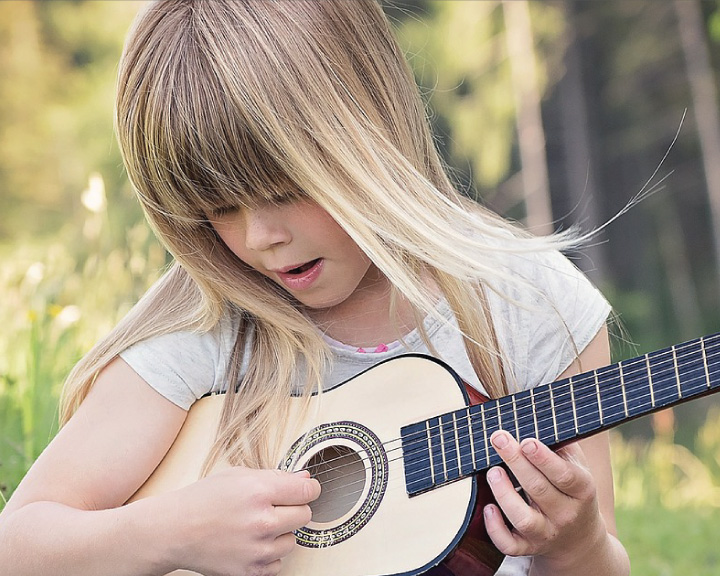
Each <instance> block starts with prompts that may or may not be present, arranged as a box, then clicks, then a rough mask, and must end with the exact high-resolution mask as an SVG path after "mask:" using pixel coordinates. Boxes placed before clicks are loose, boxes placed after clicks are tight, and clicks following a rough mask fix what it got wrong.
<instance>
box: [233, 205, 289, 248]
mask: <svg viewBox="0 0 720 576" xmlns="http://www.w3.org/2000/svg"><path fill="white" fill-rule="evenodd" d="M291 239H292V235H291V234H290V229H289V228H288V227H287V226H286V225H285V223H284V222H283V219H282V218H281V217H280V214H279V211H278V210H276V209H273V208H272V207H261V208H252V209H248V210H246V211H245V245H246V246H247V248H249V249H250V250H255V251H258V252H260V251H263V250H268V249H270V248H274V247H276V246H280V245H283V244H287V243H289V242H290V240H291Z"/></svg>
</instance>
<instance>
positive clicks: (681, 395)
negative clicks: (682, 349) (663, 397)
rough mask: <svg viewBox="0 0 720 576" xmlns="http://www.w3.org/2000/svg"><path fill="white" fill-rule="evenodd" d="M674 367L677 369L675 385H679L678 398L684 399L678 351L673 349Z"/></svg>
mask: <svg viewBox="0 0 720 576" xmlns="http://www.w3.org/2000/svg"><path fill="white" fill-rule="evenodd" d="M672 357H673V366H674V367H675V384H676V385H677V391H678V398H682V397H683V392H682V385H681V384H680V369H679V368H678V361H677V350H676V349H675V346H673V347H672Z"/></svg>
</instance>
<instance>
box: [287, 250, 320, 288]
mask: <svg viewBox="0 0 720 576" xmlns="http://www.w3.org/2000/svg"><path fill="white" fill-rule="evenodd" d="M324 264H325V260H323V259H322V258H318V259H317V260H312V261H310V262H306V263H305V264H303V265H301V266H296V267H295V268H291V269H288V270H287V271H285V272H275V274H276V275H277V277H278V279H279V280H280V281H281V282H282V283H283V284H284V285H285V287H286V288H287V289H288V290H290V291H292V292H300V291H302V290H307V289H308V288H310V286H312V284H314V283H315V280H317V279H318V277H319V276H320V273H321V272H322V269H323V266H324ZM292 271H295V273H294V274H293V273H292Z"/></svg>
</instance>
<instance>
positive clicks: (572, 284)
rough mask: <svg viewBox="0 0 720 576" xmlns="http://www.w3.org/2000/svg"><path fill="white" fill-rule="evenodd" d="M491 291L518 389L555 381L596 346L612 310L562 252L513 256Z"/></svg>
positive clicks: (498, 329) (501, 340)
mask: <svg viewBox="0 0 720 576" xmlns="http://www.w3.org/2000/svg"><path fill="white" fill-rule="evenodd" d="M504 268H505V270H504V272H505V274H504V275H502V276H501V278H502V279H501V280H499V281H498V282H497V283H496V284H495V285H493V286H490V287H489V290H488V301H489V304H490V308H491V312H492V316H493V325H494V327H495V330H496V333H497V338H498V341H499V344H500V349H501V350H502V351H503V353H504V355H505V358H506V363H507V364H508V367H509V369H510V373H511V379H512V380H514V383H515V387H517V388H519V389H526V388H529V387H533V386H536V385H538V384H544V383H547V382H550V381H552V380H555V379H556V378H557V376H558V375H559V374H561V373H562V372H563V371H564V370H565V369H566V368H567V367H568V366H569V365H570V364H571V363H572V362H573V360H574V359H575V358H576V357H577V355H578V354H579V353H580V352H582V350H583V349H584V348H585V346H587V344H589V343H590V341H591V340H592V339H593V338H594V337H595V335H596V334H597V333H598V331H599V330H600V329H601V328H602V326H603V325H604V324H605V322H606V321H607V319H608V315H609V314H610V311H611V308H610V304H609V303H608V302H607V300H606V299H605V297H604V296H603V295H602V293H601V292H600V291H599V290H598V289H597V288H596V287H595V286H594V285H593V284H592V282H590V280H589V279H588V278H587V277H586V276H585V274H584V273H583V272H581V271H580V270H579V269H578V268H577V266H575V265H574V264H573V263H572V262H571V261H570V260H569V259H568V258H567V257H566V256H564V255H563V254H561V253H560V252H556V251H541V252H528V253H522V254H510V255H508V257H507V258H506V260H505V265H504Z"/></svg>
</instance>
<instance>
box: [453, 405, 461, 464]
mask: <svg viewBox="0 0 720 576" xmlns="http://www.w3.org/2000/svg"><path fill="white" fill-rule="evenodd" d="M452 420H453V432H454V433H455V453H456V454H457V461H458V468H462V455H461V454H460V438H459V437H458V429H457V418H455V413H454V412H453V415H452Z"/></svg>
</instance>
